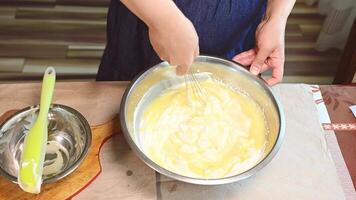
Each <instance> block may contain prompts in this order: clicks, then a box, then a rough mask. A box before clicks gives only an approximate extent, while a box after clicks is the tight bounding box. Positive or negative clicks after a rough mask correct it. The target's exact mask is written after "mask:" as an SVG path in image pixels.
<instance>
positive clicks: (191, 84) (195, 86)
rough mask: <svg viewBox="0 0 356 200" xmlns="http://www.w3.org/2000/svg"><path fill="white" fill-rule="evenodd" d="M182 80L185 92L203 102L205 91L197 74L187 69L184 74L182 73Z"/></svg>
mask: <svg viewBox="0 0 356 200" xmlns="http://www.w3.org/2000/svg"><path fill="white" fill-rule="evenodd" d="M184 80H185V85H186V88H187V94H188V95H189V94H191V97H192V98H194V99H196V100H198V101H199V102H204V101H205V99H206V96H207V94H206V93H207V92H206V90H205V89H204V88H203V87H202V86H201V84H200V81H199V79H198V78H197V76H196V75H195V74H194V73H193V72H192V71H189V72H188V73H187V74H186V75H184Z"/></svg>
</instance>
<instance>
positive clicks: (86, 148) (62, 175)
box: [0, 104, 92, 184]
mask: <svg viewBox="0 0 356 200" xmlns="http://www.w3.org/2000/svg"><path fill="white" fill-rule="evenodd" d="M50 108H61V109H64V110H66V111H68V112H70V113H72V114H73V115H75V116H76V117H78V119H79V121H81V123H82V124H83V127H84V129H85V132H86V133H87V136H88V137H86V140H85V146H84V149H83V151H82V153H81V154H80V156H79V158H78V159H77V160H76V161H75V162H74V163H73V164H72V165H71V166H70V167H68V168H67V169H66V170H65V171H63V172H61V173H59V174H57V175H55V176H53V177H51V178H48V179H44V180H42V183H43V184H47V183H54V182H56V181H59V180H61V179H63V178H65V177H67V176H68V175H70V174H71V173H72V172H74V171H75V170H76V169H77V168H78V167H79V165H80V164H81V163H82V161H83V160H84V159H85V158H86V156H87V155H88V152H89V149H90V146H91V143H92V132H91V128H90V125H89V123H88V121H87V120H86V119H85V117H84V116H83V115H82V114H81V113H80V112H79V111H77V110H75V109H74V108H71V107H69V106H66V105H62V104H51V106H50ZM31 109H39V104H38V105H32V106H28V107H25V108H23V109H21V110H18V111H16V112H15V113H14V114H12V115H11V116H9V117H8V118H7V119H6V120H5V121H4V122H3V123H1V124H0V130H1V129H2V128H3V126H4V125H5V124H6V123H8V122H9V121H10V120H11V119H12V118H13V117H15V116H16V115H19V114H21V113H23V112H26V111H29V110H31ZM0 175H2V176H4V177H5V178H7V179H8V180H10V181H12V182H13V183H17V176H13V175H11V174H9V173H8V172H7V171H5V170H4V169H3V168H2V167H1V166H0Z"/></svg>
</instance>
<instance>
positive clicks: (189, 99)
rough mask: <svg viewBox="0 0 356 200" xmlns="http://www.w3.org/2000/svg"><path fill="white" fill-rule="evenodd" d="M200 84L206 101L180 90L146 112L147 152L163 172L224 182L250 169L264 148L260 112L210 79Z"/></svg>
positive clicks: (163, 96)
mask: <svg viewBox="0 0 356 200" xmlns="http://www.w3.org/2000/svg"><path fill="white" fill-rule="evenodd" d="M200 84H201V87H202V88H203V89H204V90H205V91H206V97H205V98H204V99H205V100H204V101H200V100H199V99H196V98H194V95H192V93H191V92H189V90H188V91H187V87H186V85H185V84H181V85H178V86H177V87H174V88H172V89H168V90H166V91H164V92H163V93H162V94H161V95H160V96H158V97H157V98H156V99H154V101H152V102H151V103H150V104H149V105H148V106H147V108H146V109H145V111H144V114H143V120H142V122H141V124H140V137H141V144H142V146H143V150H144V151H146V152H147V154H148V156H149V157H150V158H151V159H152V160H153V161H155V162H156V163H157V164H159V165H160V166H162V167H164V168H166V169H168V170H170V171H173V172H175V173H178V174H181V175H185V176H190V177H195V178H222V177H226V176H230V175H235V174H237V173H240V172H244V171H246V170H248V169H250V168H251V167H252V166H254V165H255V164H256V163H257V162H259V161H260V160H261V158H262V154H263V150H264V148H265V145H266V134H267V131H268V130H267V127H266V125H265V120H264V114H263V112H262V110H261V108H260V107H259V106H258V105H257V104H256V103H255V102H254V101H253V100H252V99H250V98H249V97H248V96H246V95H244V94H242V93H240V92H236V91H234V90H233V89H231V88H230V87H228V86H226V85H225V84H222V83H219V82H217V81H214V80H211V79H208V80H204V81H200ZM188 89H189V87H188ZM187 94H188V95H187Z"/></svg>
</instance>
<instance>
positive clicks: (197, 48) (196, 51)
mask: <svg viewBox="0 0 356 200" xmlns="http://www.w3.org/2000/svg"><path fill="white" fill-rule="evenodd" d="M199 54H200V52H199V45H197V47H196V48H195V51H194V59H195V58H196V57H198V56H199Z"/></svg>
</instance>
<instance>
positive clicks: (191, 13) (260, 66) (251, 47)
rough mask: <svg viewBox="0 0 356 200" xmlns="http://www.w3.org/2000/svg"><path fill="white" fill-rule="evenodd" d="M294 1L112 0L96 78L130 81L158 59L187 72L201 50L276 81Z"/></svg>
mask: <svg viewBox="0 0 356 200" xmlns="http://www.w3.org/2000/svg"><path fill="white" fill-rule="evenodd" d="M294 3H295V0H268V1H266V0H174V1H172V0H122V1H119V0H112V1H111V4H110V7H109V13H108V24H107V45H106V48H105V51H104V55H103V58H102V61H101V64H100V68H99V72H98V76H97V80H131V79H132V78H133V77H134V76H135V75H136V74H138V73H140V72H141V71H143V70H145V69H147V68H149V67H151V66H153V65H155V64H157V63H159V62H161V61H162V60H166V61H168V62H169V63H170V64H171V65H176V66H178V67H177V74H178V75H181V74H184V73H186V72H187V70H188V68H189V66H190V65H191V64H192V62H193V60H194V58H195V57H196V56H198V55H199V54H200V53H201V54H207V55H215V56H220V57H224V58H226V59H233V60H235V61H237V62H240V63H241V64H243V65H246V66H249V65H250V66H251V67H250V71H251V73H253V74H255V75H257V74H259V73H261V72H263V71H266V70H268V69H272V77H271V78H269V79H267V80H266V82H267V83H268V84H269V85H274V84H276V83H278V82H280V81H281V80H282V77H283V65H284V31H285V27H286V23H287V18H288V16H289V14H290V12H291V10H292V8H293V5H294Z"/></svg>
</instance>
